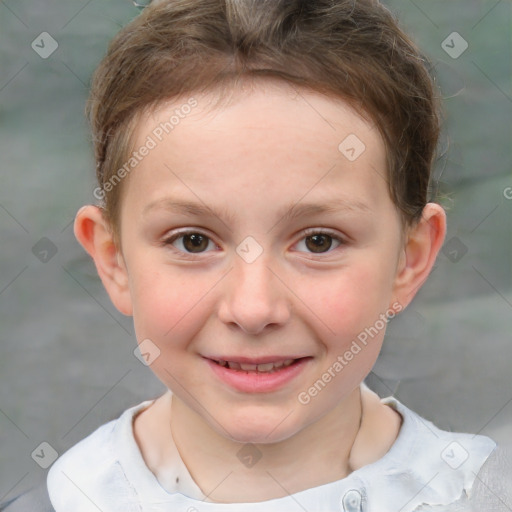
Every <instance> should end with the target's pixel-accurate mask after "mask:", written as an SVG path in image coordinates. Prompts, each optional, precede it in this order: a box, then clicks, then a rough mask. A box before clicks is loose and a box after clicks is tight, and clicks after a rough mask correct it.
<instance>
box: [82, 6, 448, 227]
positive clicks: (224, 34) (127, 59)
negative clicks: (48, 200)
mask: <svg viewBox="0 0 512 512" xmlns="http://www.w3.org/2000/svg"><path fill="white" fill-rule="evenodd" d="M243 77H248V78H250V77H270V78H274V79H275V78H277V79H281V80H285V81H287V82H289V83H292V84H295V85H297V86H301V87H306V88H309V89H312V90H315V91H318V92H320V93H324V94H327V95H331V96H335V97H338V98H341V99H344V100H346V101H347V102H348V103H349V104H351V105H352V106H353V107H354V108H355V109H356V110H357V111H358V112H359V113H360V114H362V115H364V116H365V117H368V116H369V117H370V119H372V120H373V122H375V123H376V125H377V126H378V129H379V131H380V133H381V135H382V137H383V139H384V141H385V144H386V148H387V158H388V182H389V191H390V195H391V198H392V200H393V202H394V203H395V205H396V206H397V208H398V210H399V211H400V212H401V214H402V218H403V220H404V222H405V223H406V224H412V223H413V222H415V221H417V220H418V219H419V218H420V217H421V212H422V210H423V207H424V206H425V204H426V202H427V201H428V197H427V196H428V193H429V192H428V190H429V179H430V171H431V167H432V163H433V158H434V153H435V149H436V145H437V140H438V136H439V124H440V122H439V113H438V101H437V99H436V95H435V90H434V87H433V82H432V79H431V77H430V75H429V73H428V70H427V67H426V59H425V58H424V57H422V56H421V54H420V52H419V51H418V49H417V48H416V46H415V45H414V44H413V43H412V42H411V40H410V39H409V38H408V37H407V36H406V35H405V34H404V33H403V32H402V30H401V29H400V28H399V27H398V25H397V23H396V21H395V19H394V18H393V16H392V15H391V13H390V12H389V11H388V10H387V9H386V8H385V7H383V6H382V5H381V4H380V3H379V2H378V1H376V0H375V1H374V0H172V1H167V0H161V1H159V2H156V3H155V2H153V4H152V5H150V6H149V7H147V8H146V9H144V11H142V13H141V14H140V15H139V16H138V17H137V18H135V19H134V20H133V21H132V22H131V23H130V24H128V25H127V26H126V27H125V28H123V29H122V30H121V31H120V32H119V33H118V34H117V35H116V37H115V38H114V39H113V40H112V42H111V43H110V46H109V48H108V52H107V55H106V56H105V57H104V59H103V60H102V62H101V63H100V65H99V67H98V69H97V70H96V72H95V74H94V77H93V82H92V90H91V95H90V100H89V103H88V107H87V111H88V114H89V118H90V121H91V126H92V131H93V140H94V145H95V156H96V162H97V178H98V182H99V187H100V189H99V190H101V191H102V197H103V196H104V199H105V204H104V207H105V213H106V216H107V219H108V220H109V222H110V224H111V226H112V228H113V231H114V233H115V234H116V231H117V227H118V223H119V218H118V217H119V205H120V195H121V188H122V187H121V186H120V185H121V184H119V185H117V186H106V185H107V184H108V183H109V182H110V184H111V185H112V181H111V180H112V178H113V177H115V176H114V175H115V173H116V172H117V171H118V170H119V168H120V167H121V166H123V164H124V163H125V162H126V160H127V158H129V150H130V137H131V134H132V132H133V128H134V127H135V125H136V121H137V118H138V116H139V115H141V113H143V112H145V111H148V110H150V109H151V108H154V107H156V106H158V104H159V103H160V102H162V101H166V100H170V99H172V98H176V97H180V96H184V95H186V94H192V93H194V92H195V91H197V92H206V91H213V90H221V89H222V88H227V87H228V85H232V84H234V83H236V82H237V80H239V79H241V78H243ZM340 142H341V141H340ZM109 180H110V181H109ZM95 195H96V194H95ZM96 197H98V196H96Z"/></svg>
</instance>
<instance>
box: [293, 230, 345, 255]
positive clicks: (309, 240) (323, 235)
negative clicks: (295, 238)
mask: <svg viewBox="0 0 512 512" xmlns="http://www.w3.org/2000/svg"><path fill="white" fill-rule="evenodd" d="M305 234H306V236H305V237H304V238H303V239H302V240H301V241H300V242H299V243H298V244H297V247H301V246H304V247H306V249H307V250H308V251H311V252H312V253H315V254H321V253H325V252H332V251H330V249H331V248H332V246H333V242H334V243H335V244H337V245H335V247H334V249H336V248H338V247H339V246H340V245H342V244H343V243H344V241H343V240H342V239H341V238H340V237H339V236H336V235H335V234H334V233H331V232H328V231H323V230H318V229H316V230H309V231H307V232H306V233H305Z"/></svg>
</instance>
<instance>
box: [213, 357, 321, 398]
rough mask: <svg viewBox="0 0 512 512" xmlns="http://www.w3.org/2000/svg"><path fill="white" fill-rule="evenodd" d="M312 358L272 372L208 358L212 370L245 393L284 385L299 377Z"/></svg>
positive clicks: (264, 391)
mask: <svg viewBox="0 0 512 512" xmlns="http://www.w3.org/2000/svg"><path fill="white" fill-rule="evenodd" d="M310 359H311V358H309V357H307V358H302V359H298V360H297V361H295V362H294V363H292V364H291V365H290V366H286V367H282V368H281V369H280V370H275V371H273V372H272V373H265V372H245V371H243V370H232V369H231V368H228V367H225V366H220V365H219V364H217V363H215V362H214V361H212V360H211V359H206V361H207V363H208V364H209V365H210V368H211V369H212V371H213V372H214V373H215V375H217V377H219V379H220V380H222V381H223V382H225V383H226V384H228V385H229V386H231V387H232V388H234V389H236V390H237V391H242V392H243V393H270V392H271V391H276V390H278V389H279V388H281V387H283V386H284V385H285V384H287V383H288V382H290V381H291V380H292V379H294V378H295V377H297V376H298V375H299V374H300V373H301V372H302V371H303V370H304V368H305V366H306V365H307V363H308V362H309V360H310Z"/></svg>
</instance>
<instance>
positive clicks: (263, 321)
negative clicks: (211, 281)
mask: <svg viewBox="0 0 512 512" xmlns="http://www.w3.org/2000/svg"><path fill="white" fill-rule="evenodd" d="M231 274H232V275H231V277H230V279H229V280H228V282H227V283H226V284H225V287H224V289H223V297H222V300H221V305H220V307H219V312H218V314H219V318H220V320H221V321H223V322H224V323H226V324H229V325H231V326H235V325H236V326H238V327H239V328H240V329H242V330H243V331H244V332H245V333H247V334H253V335H255V334H259V333H261V332H262V331H264V330H265V329H268V328H275V327H277V326H279V325H282V324H284V323H285V322H286V321H287V320H288V318H289V314H290V308H289V306H288V299H287V294H286V288H285V287H283V285H282V284H281V283H280V282H279V279H276V277H275V276H274V273H273V271H272V270H271V269H270V267H269V266H268V261H265V260H264V259H263V258H258V259H257V261H253V262H252V263H247V262H246V261H244V260H243V259H239V261H238V262H237V263H236V265H235V269H234V271H233V272H231Z"/></svg>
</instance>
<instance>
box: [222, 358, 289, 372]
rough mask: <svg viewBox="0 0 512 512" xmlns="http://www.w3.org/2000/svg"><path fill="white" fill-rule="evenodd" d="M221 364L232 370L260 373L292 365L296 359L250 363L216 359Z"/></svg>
mask: <svg viewBox="0 0 512 512" xmlns="http://www.w3.org/2000/svg"><path fill="white" fill-rule="evenodd" d="M213 361H215V362H216V363H217V364H218V365H219V366H223V367H224V368H230V369H231V370H238V371H245V372H258V373H272V372H274V371H276V370H279V369H280V368H285V367H287V366H290V365H291V364H292V363H294V362H295V361H296V359H285V360H284V361H276V362H270V363H261V364H250V363H239V362H237V361H225V360H223V359H219V360H215V359H213Z"/></svg>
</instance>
